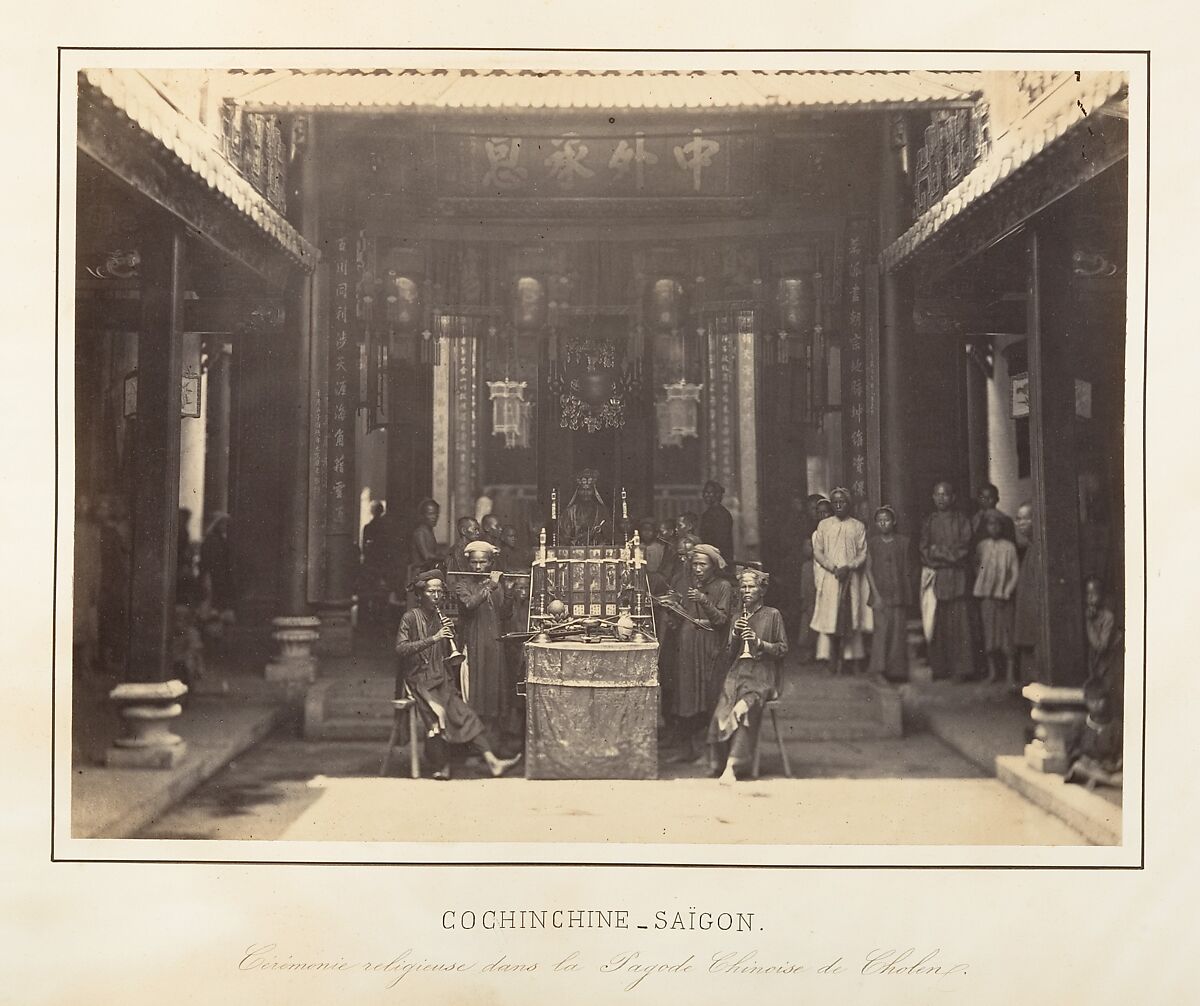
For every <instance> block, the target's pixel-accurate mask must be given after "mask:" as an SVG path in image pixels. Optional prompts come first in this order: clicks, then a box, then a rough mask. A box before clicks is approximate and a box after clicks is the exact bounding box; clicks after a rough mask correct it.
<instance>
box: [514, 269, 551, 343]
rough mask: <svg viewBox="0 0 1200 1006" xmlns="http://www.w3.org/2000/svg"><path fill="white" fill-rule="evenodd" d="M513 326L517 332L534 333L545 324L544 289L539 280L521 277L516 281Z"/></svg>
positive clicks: (531, 277)
mask: <svg viewBox="0 0 1200 1006" xmlns="http://www.w3.org/2000/svg"><path fill="white" fill-rule="evenodd" d="M513 324H514V325H515V326H516V329H517V331H518V332H536V331H537V330H539V329H540V328H542V327H543V326H544V325H545V324H546V287H545V286H544V285H543V284H542V281H541V280H540V279H537V278H536V277H533V276H522V277H521V278H520V279H518V280H517V297H516V304H515V306H514V308H513Z"/></svg>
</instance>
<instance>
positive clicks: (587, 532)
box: [558, 468, 608, 545]
mask: <svg viewBox="0 0 1200 1006" xmlns="http://www.w3.org/2000/svg"><path fill="white" fill-rule="evenodd" d="M599 478H600V473H599V472H598V471H596V469H595V468H584V469H583V470H582V471H581V472H580V473H579V474H578V475H576V476H575V492H574V494H573V495H572V496H571V501H570V502H569V503H568V504H567V505H566V507H565V509H564V510H563V514H562V517H561V518H560V519H559V524H558V543H559V544H560V545H599V544H600V543H601V540H602V538H601V536H602V535H603V533H604V525H605V524H606V523H607V520H608V509H607V508H606V507H605V505H604V500H602V499H601V498H600V491H599V490H598V489H597V488H596V482H597V480H598V479H599Z"/></svg>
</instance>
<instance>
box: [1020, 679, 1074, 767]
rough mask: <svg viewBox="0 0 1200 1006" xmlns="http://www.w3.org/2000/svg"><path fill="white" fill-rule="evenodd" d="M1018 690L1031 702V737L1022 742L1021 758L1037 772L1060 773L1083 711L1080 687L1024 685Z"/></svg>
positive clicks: (1066, 761) (1068, 765)
mask: <svg viewBox="0 0 1200 1006" xmlns="http://www.w3.org/2000/svg"><path fill="white" fill-rule="evenodd" d="M1021 694H1022V695H1024V696H1025V698H1027V699H1029V701H1030V702H1032V703H1033V709H1032V710H1031V711H1030V714H1029V715H1030V717H1031V718H1032V719H1033V722H1034V723H1036V724H1037V729H1036V731H1035V739H1034V740H1033V741H1031V742H1030V743H1029V744H1026V745H1025V762H1026V764H1027V765H1029V767H1030V768H1032V769H1036V770H1037V771H1038V772H1053V773H1056V774H1058V775H1062V774H1063V773H1065V772H1066V771H1067V769H1068V768H1070V753H1071V748H1072V747H1073V746H1074V745H1075V739H1076V737H1077V736H1078V735H1079V729H1080V727H1082V726H1083V722H1084V720H1085V719H1086V716H1087V713H1086V709H1085V706H1084V702H1083V689H1082V688H1054V687H1050V686H1048V685H1042V684H1032V685H1026V686H1025V688H1023V689H1022V691H1021Z"/></svg>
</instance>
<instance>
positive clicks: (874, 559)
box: [867, 506, 917, 681]
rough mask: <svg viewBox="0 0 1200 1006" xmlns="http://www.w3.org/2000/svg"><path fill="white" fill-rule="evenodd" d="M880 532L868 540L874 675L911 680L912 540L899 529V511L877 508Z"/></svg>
mask: <svg viewBox="0 0 1200 1006" xmlns="http://www.w3.org/2000/svg"><path fill="white" fill-rule="evenodd" d="M875 526H876V528H877V529H878V533H877V534H874V535H872V536H871V537H870V538H869V539H868V541H867V582H868V583H869V584H870V587H871V615H872V620H873V622H874V631H873V633H872V635H871V664H870V671H871V673H872V674H879V675H882V676H883V677H884V678H886V679H887V680H888V681H907V680H908V609H909V608H910V607H912V605H913V604H914V603H915V602H916V598H917V572H916V563H915V561H914V558H915V557H914V556H913V548H912V542H911V541H910V540H909V538H908V535H904V534H900V533H899V532H897V531H896V511H895V510H893V509H892V508H891V507H890V506H881V507H880V508H879V509H878V510H876V511H875Z"/></svg>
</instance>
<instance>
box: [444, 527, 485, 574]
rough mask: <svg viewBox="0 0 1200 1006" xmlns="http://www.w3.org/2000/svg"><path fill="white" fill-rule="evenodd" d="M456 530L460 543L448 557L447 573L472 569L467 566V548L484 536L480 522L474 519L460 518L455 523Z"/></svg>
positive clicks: (458, 542)
mask: <svg viewBox="0 0 1200 1006" xmlns="http://www.w3.org/2000/svg"><path fill="white" fill-rule="evenodd" d="M455 530H456V531H457V532H458V541H457V542H455V543H454V547H453V548H451V549H450V552H449V555H447V557H446V572H447V573H462V572H465V571H466V570H467V569H469V568H470V567H469V566H468V565H467V553H466V547H467V546H468V545H469V544H471V542H473V541H478V540H479V539H480V536H481V534H482V531H481V530H480V527H479V521H477V520H476V519H475V518H474V517H459V518H458V521H457V522H456V523H455Z"/></svg>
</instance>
